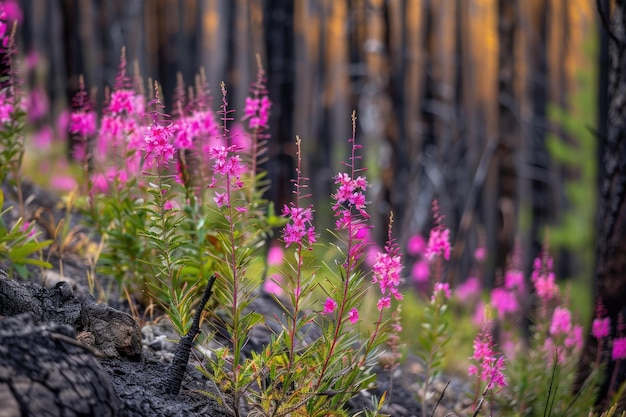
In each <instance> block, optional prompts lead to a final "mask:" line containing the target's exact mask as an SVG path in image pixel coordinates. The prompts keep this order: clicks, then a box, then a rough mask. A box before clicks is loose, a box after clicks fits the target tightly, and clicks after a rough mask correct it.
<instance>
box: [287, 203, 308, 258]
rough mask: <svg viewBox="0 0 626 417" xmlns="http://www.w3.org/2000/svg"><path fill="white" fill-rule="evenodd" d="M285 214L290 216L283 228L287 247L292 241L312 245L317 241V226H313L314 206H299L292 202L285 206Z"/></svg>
mask: <svg viewBox="0 0 626 417" xmlns="http://www.w3.org/2000/svg"><path fill="white" fill-rule="evenodd" d="M283 216H285V217H288V218H289V223H287V224H286V225H285V227H284V228H283V241H284V242H285V247H287V248H288V247H289V245H291V244H292V243H295V244H297V245H300V244H302V245H307V244H308V245H312V244H313V243H315V242H316V236H315V227H314V226H312V221H313V206H309V207H307V208H304V207H297V206H296V205H295V204H293V203H290V205H289V206H288V205H286V204H285V206H284V207H283Z"/></svg>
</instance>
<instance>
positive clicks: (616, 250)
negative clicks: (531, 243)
mask: <svg viewBox="0 0 626 417" xmlns="http://www.w3.org/2000/svg"><path fill="white" fill-rule="evenodd" d="M601 3H604V6H608V3H609V2H608V1H606V2H600V1H598V4H601ZM608 10H609V9H608V7H605V8H603V9H602V10H601V12H602V13H608ZM604 17H606V16H604ZM603 20H605V19H604V18H603ZM625 22H626V1H624V0H619V1H617V2H616V3H615V8H614V11H613V15H612V18H611V23H610V27H609V28H606V27H604V28H601V30H602V37H601V40H602V42H604V43H605V46H604V48H605V47H606V45H607V44H608V68H607V67H606V66H605V65H603V63H604V62H605V61H602V59H603V58H602V55H601V56H600V60H601V61H600V70H601V74H600V77H599V84H600V85H599V89H600V92H599V104H600V106H599V111H600V114H599V123H600V127H599V129H598V131H599V132H600V133H601V134H600V138H599V139H600V140H599V142H600V149H599V151H600V158H601V159H600V161H601V162H600V165H599V170H598V175H599V185H600V189H599V200H598V217H597V219H598V227H597V237H596V239H597V241H596V274H595V275H596V294H597V297H598V301H600V302H601V303H602V304H603V305H604V307H605V309H606V311H607V314H608V317H610V319H611V324H612V325H611V334H610V336H609V338H610V339H611V340H612V339H614V338H615V337H624V336H625V334H624V332H623V330H620V329H619V326H618V317H619V316H621V320H622V321H623V320H624V314H626V43H625V41H624V40H625V39H626V27H625ZM607 30H610V33H609V32H607ZM604 48H601V50H606V49H604ZM607 81H608V83H607ZM603 89H605V90H604V91H602V90H603ZM604 94H607V95H606V97H607V102H608V111H607V113H606V118H605V117H604V116H605V114H604V110H605V109H606V107H604V105H603V102H604V97H605V96H604ZM604 123H606V124H605V125H604V126H603V125H602V124H604ZM602 132H606V134H604V135H602ZM594 311H595V309H594ZM598 349H602V351H601V352H600V353H599V357H600V358H602V360H603V361H605V362H606V363H607V364H608V365H607V368H606V373H605V376H604V383H603V384H602V386H601V389H600V392H599V400H598V402H599V404H600V405H601V406H604V405H606V404H607V402H608V401H609V400H610V398H609V397H610V396H611V394H612V393H613V392H615V390H616V389H617V387H619V386H620V385H621V384H622V383H623V382H624V380H625V379H626V378H625V377H626V369H625V367H624V361H621V365H620V368H619V369H617V370H616V369H615V366H616V363H615V362H614V361H613V360H612V358H611V350H610V345H609V344H608V343H602V344H601V345H600V346H598V341H597V340H596V339H595V338H593V337H592V336H591V335H590V336H588V337H587V340H586V344H585V350H584V354H583V357H582V360H581V365H580V368H579V374H578V378H577V380H578V381H577V387H581V386H582V382H583V381H584V379H585V378H586V377H587V376H588V375H589V372H590V368H591V365H592V364H593V362H594V360H595V358H596V357H597V355H598ZM614 372H616V375H617V377H616V380H615V381H614V383H613V385H611V379H610V378H611V376H612V375H613V373H614ZM619 400H620V404H621V408H622V409H623V408H624V398H620V399H619Z"/></svg>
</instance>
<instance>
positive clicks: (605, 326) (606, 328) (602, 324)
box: [591, 317, 611, 339]
mask: <svg viewBox="0 0 626 417" xmlns="http://www.w3.org/2000/svg"><path fill="white" fill-rule="evenodd" d="M591 334H592V335H593V337H595V338H596V339H604V338H606V337H608V336H609V335H610V334H611V319H610V318H609V317H605V318H595V319H594V320H593V324H592V326H591Z"/></svg>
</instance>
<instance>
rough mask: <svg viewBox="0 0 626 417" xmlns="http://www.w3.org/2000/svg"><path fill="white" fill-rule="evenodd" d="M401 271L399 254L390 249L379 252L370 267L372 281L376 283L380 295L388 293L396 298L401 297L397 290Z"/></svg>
mask: <svg viewBox="0 0 626 417" xmlns="http://www.w3.org/2000/svg"><path fill="white" fill-rule="evenodd" d="M401 272H402V258H401V256H400V255H398V254H395V253H393V252H390V251H386V252H384V253H379V254H378V255H377V256H376V262H375V263H374V267H373V268H372V275H373V278H372V282H373V283H378V285H379V286H380V292H381V293H382V295H386V294H387V293H390V294H391V295H393V296H394V297H395V299H396V300H401V299H402V294H400V293H399V292H398V286H399V285H400V282H401V278H400V273H401Z"/></svg>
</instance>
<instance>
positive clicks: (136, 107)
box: [108, 89, 145, 116]
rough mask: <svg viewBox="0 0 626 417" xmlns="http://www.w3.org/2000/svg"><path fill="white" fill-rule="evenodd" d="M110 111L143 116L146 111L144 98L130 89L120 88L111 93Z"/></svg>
mask: <svg viewBox="0 0 626 417" xmlns="http://www.w3.org/2000/svg"><path fill="white" fill-rule="evenodd" d="M108 111H110V112H111V113H113V114H122V113H126V114H127V115H137V116H142V115H143V114H144V111H145V102H144V98H143V96H142V95H140V94H136V93H135V92H134V91H133V90H130V89H119V90H116V91H114V92H113V93H111V99H110V101H109V106H108Z"/></svg>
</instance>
